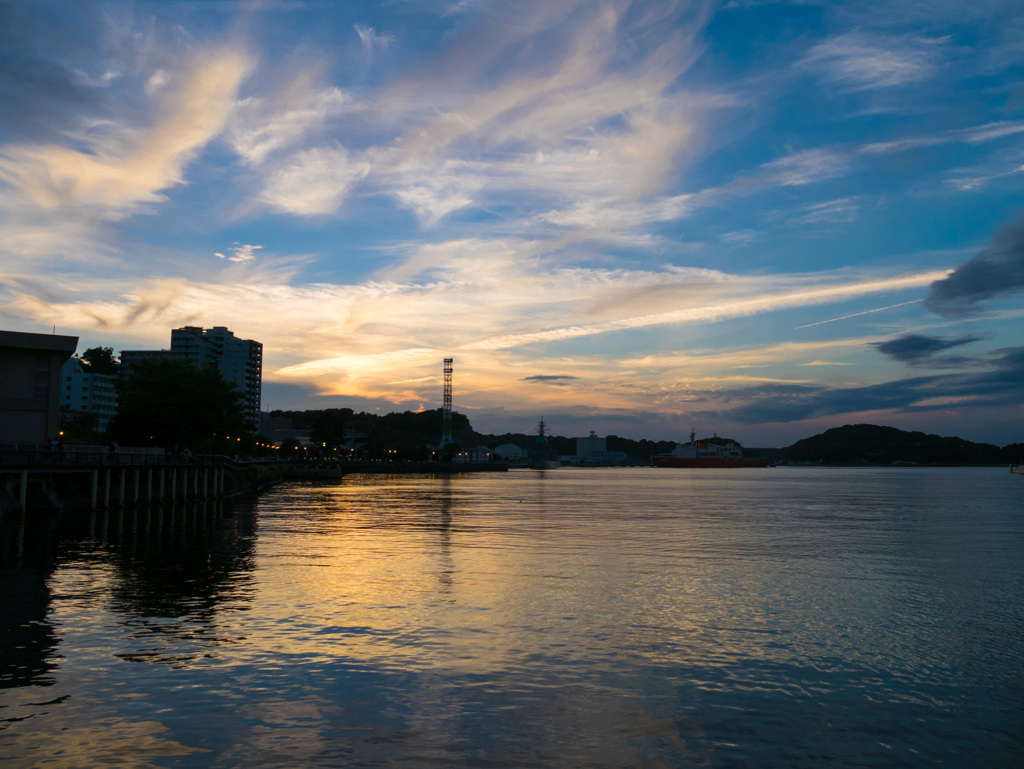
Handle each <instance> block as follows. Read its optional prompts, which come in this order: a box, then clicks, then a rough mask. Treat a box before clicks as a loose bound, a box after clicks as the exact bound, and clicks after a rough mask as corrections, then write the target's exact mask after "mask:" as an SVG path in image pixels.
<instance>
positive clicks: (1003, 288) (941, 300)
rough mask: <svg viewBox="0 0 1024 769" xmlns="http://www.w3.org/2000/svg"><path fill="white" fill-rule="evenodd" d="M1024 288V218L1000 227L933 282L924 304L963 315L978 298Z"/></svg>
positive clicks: (945, 313)
mask: <svg viewBox="0 0 1024 769" xmlns="http://www.w3.org/2000/svg"><path fill="white" fill-rule="evenodd" d="M1021 291H1024V222H1016V223H1014V224H1010V225H1007V226H1005V227H1003V228H1002V229H1001V230H999V232H997V233H996V234H995V235H994V236H993V238H992V242H991V243H990V244H989V245H988V246H987V247H986V248H984V249H982V250H981V251H980V252H978V254H977V255H976V256H974V258H972V259H971V260H970V261H968V262H966V263H965V264H962V265H960V266H959V267H957V268H956V270H954V271H953V273H952V274H951V275H950V276H949V277H946V278H943V279H942V280H937V281H935V282H934V283H932V285H931V288H930V289H929V290H928V296H927V297H926V298H925V300H924V306H925V307H927V308H928V309H929V310H931V311H932V312H934V313H937V314H939V315H943V316H946V317H952V318H957V317H965V316H968V315H971V314H972V313H973V312H974V311H975V307H976V305H977V304H978V302H980V301H982V300H984V299H992V298H993V297H996V296H1002V295H1004V294H1013V293H1019V292H1021Z"/></svg>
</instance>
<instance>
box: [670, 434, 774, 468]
mask: <svg viewBox="0 0 1024 769" xmlns="http://www.w3.org/2000/svg"><path fill="white" fill-rule="evenodd" d="M651 464H653V465H654V466H655V467H767V466H768V459H767V458H766V457H744V456H743V447H742V446H740V445H739V444H738V443H736V442H735V441H724V442H714V441H712V440H708V439H705V440H702V441H698V440H697V434H696V433H695V432H692V431H691V432H690V442H689V443H677V444H676V447H675V449H673V450H672V451H671V452H670V453H668V454H658V455H657V456H654V457H651Z"/></svg>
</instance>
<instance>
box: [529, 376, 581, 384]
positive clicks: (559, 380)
mask: <svg viewBox="0 0 1024 769" xmlns="http://www.w3.org/2000/svg"><path fill="white" fill-rule="evenodd" d="M574 379H579V377H578V376H569V375H568V374H535V375H534V376H524V377H523V381H524V382H545V383H547V384H556V385H561V384H568V383H569V382H571V381H572V380H574Z"/></svg>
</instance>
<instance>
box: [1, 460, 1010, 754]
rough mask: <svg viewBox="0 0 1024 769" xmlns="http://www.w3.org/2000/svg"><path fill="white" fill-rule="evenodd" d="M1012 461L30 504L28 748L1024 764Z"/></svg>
mask: <svg viewBox="0 0 1024 769" xmlns="http://www.w3.org/2000/svg"><path fill="white" fill-rule="evenodd" d="M1022 554H1024V478H1022V477H1021V476H1015V475H1012V474H1010V473H1009V472H1007V470H1006V469H1005V468H1001V469H1000V468H952V469H950V468H928V469H924V468H898V469H897V468H893V469H888V468H879V469H871V468H863V469H826V468H773V469H743V470H668V469H654V468H621V469H619V468H615V469H611V468H605V469H584V468H563V469H559V470H554V471H545V472H541V471H533V470H521V471H511V472H509V473H501V474H497V473H482V474H472V475H463V476H445V477H441V476H439V477H430V476H412V475H408V476H385V475H375V476H369V475H366V476H349V477H346V478H345V479H344V480H342V481H340V482H330V483H313V482H294V483H290V484H282V485H280V486H278V487H276V488H274V489H272V490H270V491H268V492H266V493H264V494H263V495H261V496H259V497H258V498H255V499H253V500H249V501H246V502H243V503H239V504H236V505H234V506H230V507H220V506H216V505H213V504H212V503H211V504H208V505H198V506H180V505H179V506H176V507H162V508H152V509H146V508H142V509H138V510H124V511H117V510H114V511H110V512H99V513H95V514H89V513H82V514H64V515H62V516H61V517H59V518H54V517H42V518H33V519H30V520H28V521H25V522H24V523H23V522H22V521H21V520H20V519H18V520H14V519H7V520H4V521H3V522H2V541H0V599H2V604H0V766H3V767H4V768H5V769H22V768H27V767H99V766H117V767H140V768H141V767H250V766H251V767H257V766H259V767H552V768H554V767H559V768H560V769H562V768H565V767H609V768H610V767H690V766H694V767H822V766H836V767H840V766H841V767H850V766H856V767H922V766H945V767H1015V766H1019V765H1020V764H1021V761H1022V760H1024V759H1022V757H1024V557H1022Z"/></svg>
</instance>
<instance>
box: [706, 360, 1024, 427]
mask: <svg viewBox="0 0 1024 769" xmlns="http://www.w3.org/2000/svg"><path fill="white" fill-rule="evenodd" d="M982 360H983V362H984V365H983V366H982V370H980V371H979V370H973V371H971V372H970V373H957V374H938V375H934V376H922V377H911V378H907V379H898V380H895V381H892V382H883V383H881V384H877V385H868V386H866V387H847V388H827V387H817V386H813V385H807V386H795V385H788V384H787V385H758V386H757V387H750V388H745V389H741V390H733V391H731V392H730V395H731V396H732V397H733V399H735V400H737V401H740V402H742V405H740V406H738V407H736V408H734V409H728V410H721V411H714V412H710V411H709V412H694V416H697V417H702V418H709V419H715V420H720V421H721V420H733V421H737V422H742V423H746V424H758V423H762V422H797V421H800V420H803V419H812V418H815V417H823V416H831V415H835V414H849V413H857V412H863V411H876V410H895V411H902V412H921V411H930V410H933V409H934V408H935V407H934V406H927V405H924V406H920V405H915V404H917V403H919V402H921V401H924V400H927V399H932V398H971V399H976V400H973V401H972V402H973V404H976V405H984V406H999V405H1013V404H1019V402H1020V394H1021V382H1024V347H1010V348H1006V349H1003V350H996V351H995V352H994V353H993V354H992V355H991V356H990V357H989V358H987V359H978V361H982ZM978 361H975V364H976V365H979V363H978ZM972 402H965V403H964V406H965V407H969V406H970V405H972Z"/></svg>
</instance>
